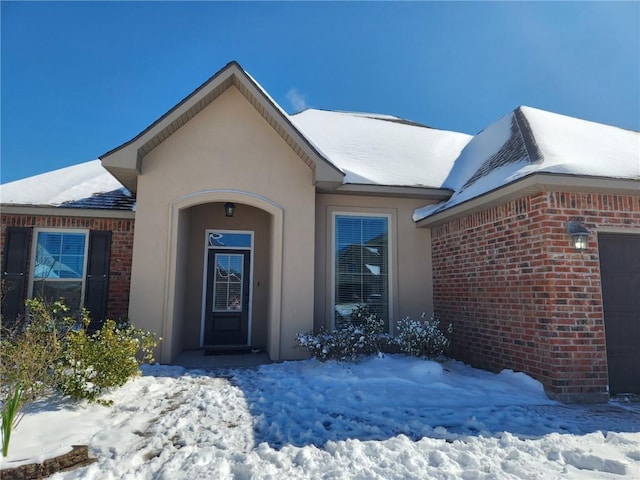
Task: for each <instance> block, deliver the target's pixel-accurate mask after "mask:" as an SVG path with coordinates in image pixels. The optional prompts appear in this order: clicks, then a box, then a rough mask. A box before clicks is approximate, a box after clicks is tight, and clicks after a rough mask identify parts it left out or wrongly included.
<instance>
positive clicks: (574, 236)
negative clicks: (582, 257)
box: [567, 220, 589, 252]
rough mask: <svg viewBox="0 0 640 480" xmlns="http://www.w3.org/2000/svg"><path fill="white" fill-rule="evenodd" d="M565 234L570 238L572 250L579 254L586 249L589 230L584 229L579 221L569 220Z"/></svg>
mask: <svg viewBox="0 0 640 480" xmlns="http://www.w3.org/2000/svg"><path fill="white" fill-rule="evenodd" d="M567 233H568V234H569V236H570V237H571V244H572V245H573V248H575V249H576V250H577V251H579V252H581V251H583V250H586V249H587V241H588V239H589V230H587V229H586V227H585V226H584V225H583V224H582V222H581V221H580V220H569V221H568V222H567Z"/></svg>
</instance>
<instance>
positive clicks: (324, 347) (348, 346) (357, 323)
mask: <svg viewBox="0 0 640 480" xmlns="http://www.w3.org/2000/svg"><path fill="white" fill-rule="evenodd" d="M351 318H352V321H351V322H350V323H346V324H345V325H344V326H343V327H342V328H339V329H336V330H325V329H321V330H320V331H319V332H318V333H312V332H310V333H300V334H298V335H296V346H297V347H298V348H301V349H303V350H306V351H307V352H309V353H310V354H311V355H312V356H313V357H315V358H317V359H318V360H320V361H322V362H325V361H327V360H342V361H355V360H357V359H358V358H359V357H360V356H362V355H371V354H374V353H378V354H379V353H382V352H383V351H385V350H386V348H385V346H386V345H388V344H389V343H390V342H391V337H390V336H389V334H387V333H384V320H382V319H381V318H378V317H377V316H376V315H375V314H373V313H370V312H369V311H368V310H367V308H366V307H365V306H360V307H358V308H357V309H356V310H355V311H354V312H353V313H352V314H351Z"/></svg>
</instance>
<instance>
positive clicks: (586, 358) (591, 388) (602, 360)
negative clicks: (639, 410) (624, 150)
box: [432, 192, 640, 401]
mask: <svg viewBox="0 0 640 480" xmlns="http://www.w3.org/2000/svg"><path fill="white" fill-rule="evenodd" d="M575 217H581V218H583V219H584V224H585V226H586V227H587V228H588V229H589V230H590V231H591V232H592V234H591V236H590V237H589V246H588V249H587V250H586V251H585V252H576V251H575V250H574V249H573V247H571V245H570V242H569V236H568V235H567V233H566V221H567V220H569V219H572V218H575ZM599 227H617V228H625V227H635V228H637V227H640V197H634V196H622V195H620V196H616V195H603V194H591V193H562V192H542V193H538V194H534V195H530V196H527V197H524V198H522V199H519V200H514V201H510V202H508V203H505V204H502V205H499V206H496V207H492V208H489V209H487V210H484V211H481V212H477V213H474V214H471V215H468V216H466V217H462V218H459V219H456V220H452V221H450V222H447V223H445V224H442V225H439V226H436V227H433V228H432V255H433V277H434V292H433V295H434V313H435V315H436V316H437V317H438V318H440V319H441V320H442V322H443V324H447V323H452V324H453V328H454V330H453V334H452V337H453V338H452V340H453V342H452V344H453V345H452V353H453V355H454V356H456V357H457V358H460V359H462V360H464V361H467V362H469V363H471V364H473V365H476V366H479V367H483V368H487V369H490V370H495V371H499V370H501V369H504V368H509V369H514V370H518V371H523V372H526V373H528V374H530V375H531V376H533V377H534V378H536V379H538V380H540V381H541V382H542V383H543V384H544V386H545V389H546V390H547V392H548V393H549V394H551V396H553V397H555V398H558V399H561V400H563V401H589V400H604V399H605V398H606V392H607V388H608V375H607V359H606V348H605V336H604V318H603V310H602V296H601V289H600V266H599V260H598V239H597V235H596V233H595V231H596V230H597V229H598V228H599Z"/></svg>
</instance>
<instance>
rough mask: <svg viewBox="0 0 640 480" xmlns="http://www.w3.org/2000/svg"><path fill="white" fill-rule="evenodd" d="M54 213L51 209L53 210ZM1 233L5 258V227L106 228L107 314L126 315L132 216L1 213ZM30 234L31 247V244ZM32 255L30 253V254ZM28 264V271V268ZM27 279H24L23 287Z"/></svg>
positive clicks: (114, 315) (111, 315) (120, 316)
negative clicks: (108, 249) (108, 238)
mask: <svg viewBox="0 0 640 480" xmlns="http://www.w3.org/2000/svg"><path fill="white" fill-rule="evenodd" d="M52 213H54V212H52ZM1 218H2V222H1V223H2V234H1V235H0V250H1V252H0V258H4V242H5V232H6V227H34V228H63V229H67V228H68V229H73V228H82V229H88V230H109V231H111V232H112V236H111V255H110V258H109V293H108V300H107V316H108V317H109V318H113V319H119V318H125V317H126V316H127V313H128V312H127V310H128V307H129V284H130V282H131V254H132V251H133V230H134V220H133V219H118V218H88V217H69V216H56V215H20V214H5V215H2V217H1ZM33 241H34V239H33V236H32V238H31V247H32V248H33ZM29 258H31V256H29ZM30 268H31V267H30V266H29V267H28V271H30ZM28 283H29V282H25V292H24V295H25V296H26V287H27V286H28Z"/></svg>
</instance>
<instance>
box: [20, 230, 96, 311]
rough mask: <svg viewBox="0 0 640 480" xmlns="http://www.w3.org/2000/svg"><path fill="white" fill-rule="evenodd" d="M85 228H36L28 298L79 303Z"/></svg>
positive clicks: (85, 258)
mask: <svg viewBox="0 0 640 480" xmlns="http://www.w3.org/2000/svg"><path fill="white" fill-rule="evenodd" d="M88 235H89V232H88V231H86V230H38V231H37V232H36V241H35V242H34V249H33V256H32V262H31V265H32V267H31V284H30V290H29V296H30V297H32V298H33V297H39V298H43V299H45V300H49V301H55V300H58V299H59V298H61V297H63V298H64V299H65V302H66V304H67V305H68V306H69V307H70V308H72V309H77V308H80V307H81V306H82V303H83V296H84V286H85V285H84V283H85V271H86V268H87V267H86V263H87V249H88Z"/></svg>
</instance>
